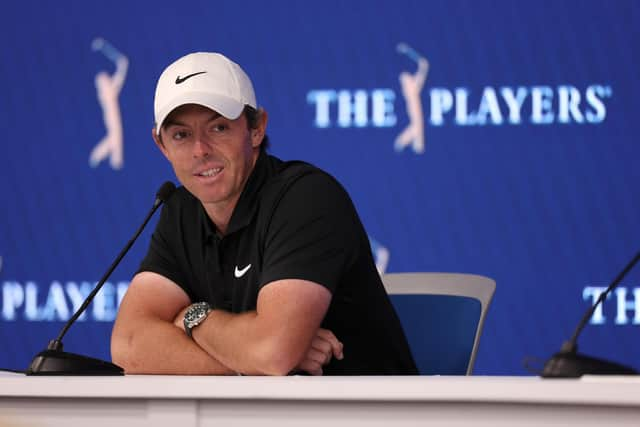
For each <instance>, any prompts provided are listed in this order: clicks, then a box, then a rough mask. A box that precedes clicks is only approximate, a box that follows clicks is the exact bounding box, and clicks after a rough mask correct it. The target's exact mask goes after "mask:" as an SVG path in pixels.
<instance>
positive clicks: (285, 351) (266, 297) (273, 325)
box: [193, 279, 342, 375]
mask: <svg viewBox="0 0 640 427" xmlns="http://www.w3.org/2000/svg"><path fill="white" fill-rule="evenodd" d="M330 302H331V293H330V292H329V290H327V289H326V288H325V287H324V286H321V285H319V284H317V283H314V282H309V281H305V280H297V279H287V280H278V281H275V282H272V283H269V284H267V285H265V286H264V287H263V288H262V289H261V291H260V293H259V294H258V301H257V306H256V310H255V311H251V312H246V313H241V314H232V313H228V312H225V311H221V310H214V311H212V312H211V313H210V314H209V316H208V317H207V319H206V320H205V321H204V322H202V324H200V325H199V326H198V327H196V328H195V329H194V330H193V337H194V340H195V341H196V342H197V343H198V345H200V347H202V348H203V349H204V350H205V351H206V352H207V353H208V354H210V355H211V356H212V357H213V358H215V359H216V360H219V361H220V362H221V363H222V364H224V365H225V366H228V367H229V368H231V369H232V370H234V371H236V372H240V373H243V374H249V375H252V374H253V375H256V374H258V375H286V374H287V373H289V372H291V371H292V370H294V369H295V368H300V369H303V370H307V371H309V370H311V369H309V368H308V365H307V364H309V363H310V360H309V359H313V358H314V354H318V352H317V350H316V349H315V348H314V346H313V345H312V344H313V343H314V342H316V341H327V342H329V343H331V346H329V347H330V348H328V347H325V349H327V348H328V352H327V351H325V352H324V353H323V354H318V357H317V358H316V359H317V363H316V368H317V367H318V366H321V365H322V364H324V363H326V362H327V361H328V358H330V357H331V355H332V354H333V355H335V356H336V357H342V344H340V343H338V342H337V340H335V337H333V334H331V336H332V337H333V340H325V339H321V338H322V336H321V335H318V334H320V332H319V331H323V330H320V329H319V328H320V324H321V323H322V319H323V318H324V316H325V314H326V312H327V309H328V307H329V303H330ZM320 353H322V352H320ZM323 357H324V358H325V359H323ZM311 373H321V370H320V371H319V372H318V370H317V369H316V370H315V372H311Z"/></svg>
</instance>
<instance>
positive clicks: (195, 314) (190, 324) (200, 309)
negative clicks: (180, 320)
mask: <svg viewBox="0 0 640 427" xmlns="http://www.w3.org/2000/svg"><path fill="white" fill-rule="evenodd" d="M211 310H213V309H212V308H211V306H210V305H209V303H208V302H196V303H194V304H191V305H190V306H189V308H187V311H185V312H184V331H185V332H186V334H187V336H188V337H189V338H193V337H192V336H191V331H192V330H193V328H195V327H196V326H198V325H199V324H200V323H202V322H204V319H206V318H207V316H208V315H209V313H211Z"/></svg>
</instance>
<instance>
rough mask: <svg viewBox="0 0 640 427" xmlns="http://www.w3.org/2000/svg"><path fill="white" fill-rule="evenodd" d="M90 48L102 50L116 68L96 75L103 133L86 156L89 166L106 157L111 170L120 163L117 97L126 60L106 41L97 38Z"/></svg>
mask: <svg viewBox="0 0 640 427" xmlns="http://www.w3.org/2000/svg"><path fill="white" fill-rule="evenodd" d="M91 49H92V50H94V51H96V52H102V54H104V56H106V57H107V58H108V59H110V60H111V61H113V62H114V63H115V65H116V70H115V72H114V73H113V74H109V73H108V72H106V71H101V72H99V73H98V74H96V91H97V95H98V102H99V103H100V106H101V107H102V118H103V120H104V126H105V128H106V130H107V134H106V135H105V136H104V138H102V140H100V142H98V144H97V145H96V146H95V147H94V148H93V150H92V151H91V155H90V156H89V165H90V166H91V167H93V168H95V167H96V166H98V165H99V164H100V162H102V161H103V160H106V159H107V158H109V164H110V165H111V168H113V169H121V168H122V166H123V164H124V156H123V140H122V118H121V116H120V105H119V102H118V97H119V96H120V91H121V90H122V86H123V85H124V80H125V78H126V76H127V68H128V66H129V60H128V59H127V57H126V56H124V55H123V54H121V53H120V52H118V50H117V49H116V48H114V47H113V46H112V45H111V44H110V43H109V42H107V41H106V40H104V39H101V38H97V39H95V40H94V41H93V43H92V44H91Z"/></svg>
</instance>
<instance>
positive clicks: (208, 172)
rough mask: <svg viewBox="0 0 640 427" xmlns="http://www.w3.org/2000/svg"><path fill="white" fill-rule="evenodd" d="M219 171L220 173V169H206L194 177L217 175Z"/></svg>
mask: <svg viewBox="0 0 640 427" xmlns="http://www.w3.org/2000/svg"><path fill="white" fill-rule="evenodd" d="M221 171H222V168H211V169H207V170H204V171H202V172H199V173H196V175H197V176H205V177H210V176H216V175H218V174H219V173H220V172H221Z"/></svg>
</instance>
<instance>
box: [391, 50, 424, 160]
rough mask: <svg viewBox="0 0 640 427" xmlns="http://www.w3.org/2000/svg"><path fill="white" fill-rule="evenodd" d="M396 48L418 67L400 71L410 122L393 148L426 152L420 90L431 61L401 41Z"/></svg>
mask: <svg viewBox="0 0 640 427" xmlns="http://www.w3.org/2000/svg"><path fill="white" fill-rule="evenodd" d="M396 50H397V51H398V53H400V54H403V55H406V56H408V57H409V58H410V59H412V60H413V61H415V62H416V63H417V64H418V69H417V70H416V72H415V73H410V72H408V71H403V72H402V73H400V77H399V79H400V86H401V87H402V95H403V96H404V99H405V102H406V106H407V115H408V116H409V124H408V125H407V127H406V128H405V129H404V130H403V131H402V132H401V133H400V134H399V135H398V136H397V137H396V140H395V143H394V146H393V148H394V149H395V150H396V151H397V152H400V151H403V150H404V149H405V148H406V147H407V146H411V148H413V151H414V152H415V153H416V154H422V153H424V116H423V113H422V100H421V99H420V92H421V91H422V88H423V87H424V82H425V81H426V80H427V73H428V72H429V62H428V61H427V59H426V58H425V57H423V56H421V55H420V54H418V52H416V51H415V50H414V49H412V48H411V47H410V46H409V45H407V44H406V43H399V44H398V46H397V47H396Z"/></svg>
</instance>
